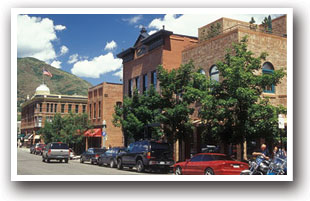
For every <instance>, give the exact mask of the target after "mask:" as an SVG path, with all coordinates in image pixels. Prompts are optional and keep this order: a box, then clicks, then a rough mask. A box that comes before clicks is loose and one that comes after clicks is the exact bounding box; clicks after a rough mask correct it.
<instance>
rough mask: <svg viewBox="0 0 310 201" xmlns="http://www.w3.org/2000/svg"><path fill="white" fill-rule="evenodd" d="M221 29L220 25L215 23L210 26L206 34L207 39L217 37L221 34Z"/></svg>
mask: <svg viewBox="0 0 310 201" xmlns="http://www.w3.org/2000/svg"><path fill="white" fill-rule="evenodd" d="M221 27H222V26H221V24H220V23H216V24H215V25H214V24H211V26H210V28H209V29H208V32H207V39H210V38H213V37H215V36H217V35H219V34H220V33H221Z"/></svg>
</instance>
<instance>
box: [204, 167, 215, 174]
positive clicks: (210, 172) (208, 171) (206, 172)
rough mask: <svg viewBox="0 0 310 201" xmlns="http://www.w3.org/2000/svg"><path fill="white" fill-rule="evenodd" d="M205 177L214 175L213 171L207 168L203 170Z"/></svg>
mask: <svg viewBox="0 0 310 201" xmlns="http://www.w3.org/2000/svg"><path fill="white" fill-rule="evenodd" d="M205 175H214V172H213V170H212V169H211V168H207V169H206V170H205Z"/></svg>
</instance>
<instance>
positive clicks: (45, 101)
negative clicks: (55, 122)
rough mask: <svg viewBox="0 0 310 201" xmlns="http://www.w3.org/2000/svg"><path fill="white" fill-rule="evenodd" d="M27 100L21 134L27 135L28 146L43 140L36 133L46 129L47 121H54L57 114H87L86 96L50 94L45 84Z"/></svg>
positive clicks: (22, 115)
mask: <svg viewBox="0 0 310 201" xmlns="http://www.w3.org/2000/svg"><path fill="white" fill-rule="evenodd" d="M27 98H28V100H27V101H26V102H25V103H23V104H22V106H21V110H22V112H21V133H22V134H26V136H27V137H26V138H25V140H26V142H27V144H28V146H29V145H30V144H32V143H35V142H38V141H41V140H42V139H40V135H36V131H38V130H39V129H40V128H42V127H44V123H45V120H47V121H52V119H53V117H54V115H55V114H56V113H59V114H61V115H67V114H69V113H70V112H72V113H78V114H79V113H85V112H86V105H87V97H86V96H78V95H57V94H50V90H49V88H48V87H47V86H46V85H45V84H41V85H40V86H39V87H37V89H36V91H35V94H34V96H33V97H32V98H29V97H27Z"/></svg>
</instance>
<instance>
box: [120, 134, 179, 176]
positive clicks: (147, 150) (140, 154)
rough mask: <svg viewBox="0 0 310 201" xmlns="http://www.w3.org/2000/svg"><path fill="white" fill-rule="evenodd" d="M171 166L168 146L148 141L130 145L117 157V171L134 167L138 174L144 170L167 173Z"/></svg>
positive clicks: (170, 154)
mask: <svg viewBox="0 0 310 201" xmlns="http://www.w3.org/2000/svg"><path fill="white" fill-rule="evenodd" d="M173 164H174V161H173V156H172V151H171V147H170V145H169V144H168V143H159V142H155V141H150V140H144V141H138V142H134V143H131V144H130V145H129V146H128V148H127V149H126V150H125V152H123V153H121V154H119V155H118V156H117V168H118V169H122V168H123V167H129V168H132V167H136V168H137V171H138V172H144V170H145V169H150V170H158V169H159V170H161V171H164V172H169V170H170V166H172V165H173Z"/></svg>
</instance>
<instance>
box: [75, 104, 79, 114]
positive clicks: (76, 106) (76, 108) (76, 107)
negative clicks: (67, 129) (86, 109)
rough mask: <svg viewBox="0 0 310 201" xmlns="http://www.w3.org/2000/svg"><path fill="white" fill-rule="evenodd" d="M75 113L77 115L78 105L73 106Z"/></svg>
mask: <svg viewBox="0 0 310 201" xmlns="http://www.w3.org/2000/svg"><path fill="white" fill-rule="evenodd" d="M75 113H79V105H75Z"/></svg>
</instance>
